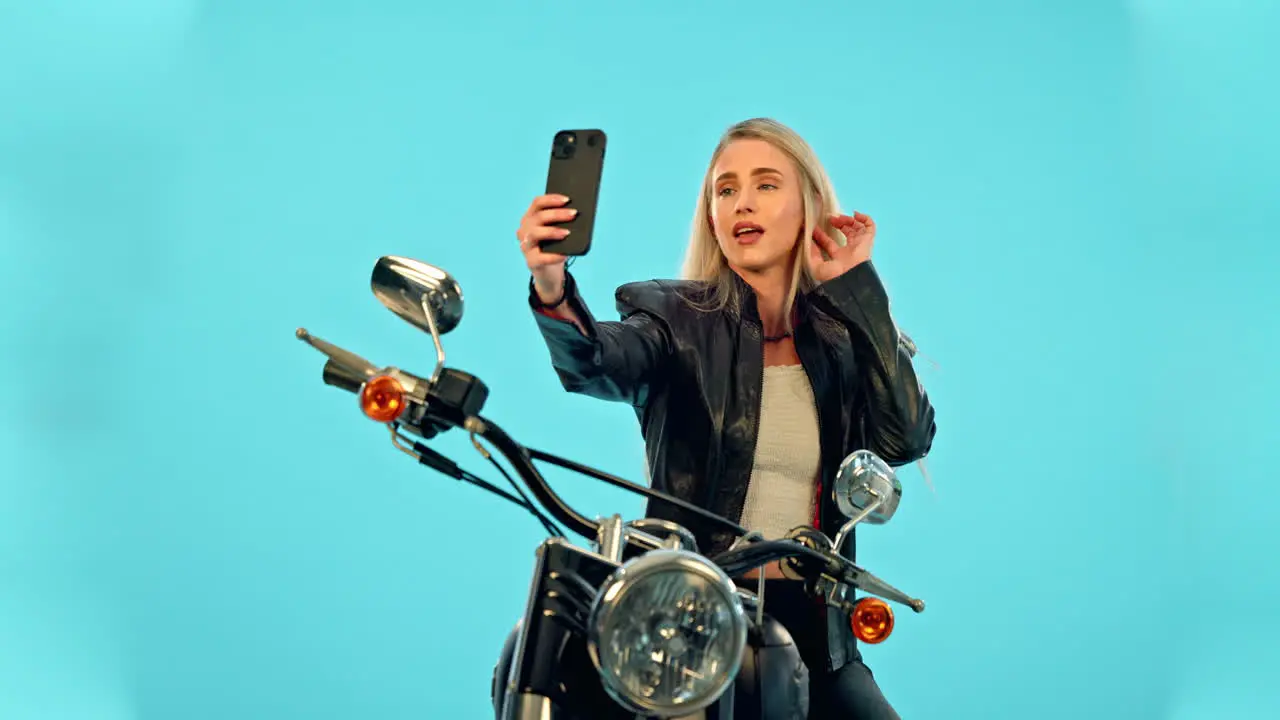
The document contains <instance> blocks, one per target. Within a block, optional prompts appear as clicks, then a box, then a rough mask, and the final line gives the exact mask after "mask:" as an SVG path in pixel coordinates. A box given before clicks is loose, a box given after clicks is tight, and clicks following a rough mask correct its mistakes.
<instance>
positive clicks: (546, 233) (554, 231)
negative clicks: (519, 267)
mask: <svg viewBox="0 0 1280 720" xmlns="http://www.w3.org/2000/svg"><path fill="white" fill-rule="evenodd" d="M568 236H569V229H568V228H562V227H548V226H546V225H535V226H533V227H531V228H528V229H526V230H525V231H524V232H523V233H522V234H521V236H520V247H522V248H524V249H525V250H529V249H532V248H535V247H537V245H538V243H541V242H543V241H545V240H563V239H564V238H566V237H568Z"/></svg>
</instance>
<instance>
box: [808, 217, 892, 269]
mask: <svg viewBox="0 0 1280 720" xmlns="http://www.w3.org/2000/svg"><path fill="white" fill-rule="evenodd" d="M831 226H832V227H834V228H835V229H836V230H839V231H840V234H841V235H844V237H845V244H844V245H840V244H839V243H837V242H836V241H835V240H833V239H832V238H831V236H830V235H828V234H826V233H825V232H823V231H822V229H821V228H818V229H816V230H814V231H813V242H812V243H810V244H809V253H808V259H809V269H810V271H811V272H812V273H813V277H814V279H815V280H817V281H818V282H820V283H822V282H826V281H828V280H831V279H833V278H836V277H839V276H841V275H843V274H845V273H846V272H848V271H849V270H851V269H853V267H854V266H856V265H860V264H862V263H864V262H866V261H867V260H870V259H871V248H872V246H873V245H874V244H875V239H876V223H875V221H874V220H872V219H871V216H870V215H867V214H865V213H860V212H855V213H854V214H853V215H833V216H832V217H831ZM824 253H825V255H826V257H823V254H824Z"/></svg>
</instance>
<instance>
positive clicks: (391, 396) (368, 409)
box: [360, 375, 405, 423]
mask: <svg viewBox="0 0 1280 720" xmlns="http://www.w3.org/2000/svg"><path fill="white" fill-rule="evenodd" d="M360 409H361V410H363V411H364V414H365V415H368V416H369V419H370V420H373V421H375V422H380V423H391V422H395V421H396V419H397V418H399V417H400V415H401V413H403V412H404V409H405V404H404V386H403V385H401V384H400V381H399V380H396V379H395V378H393V377H391V376H390V375H379V376H378V377H375V378H369V380H368V381H367V382H365V384H364V386H363V387H362V388H360Z"/></svg>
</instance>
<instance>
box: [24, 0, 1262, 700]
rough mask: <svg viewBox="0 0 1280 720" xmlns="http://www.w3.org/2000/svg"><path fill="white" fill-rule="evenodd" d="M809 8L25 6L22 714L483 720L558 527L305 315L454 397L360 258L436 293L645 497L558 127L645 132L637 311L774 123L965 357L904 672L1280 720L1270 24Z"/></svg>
mask: <svg viewBox="0 0 1280 720" xmlns="http://www.w3.org/2000/svg"><path fill="white" fill-rule="evenodd" d="M959 5H963V8H961V7H958V6H959ZM782 8H783V5H781V4H776V3H767V2H759V1H751V0H744V1H742V2H737V3H727V4H726V3H714V4H713V3H701V2H698V3H690V4H688V5H687V6H686V5H685V4H684V3H676V2H670V1H664V0H655V1H653V2H647V3H639V4H637V3H600V2H580V1H576V0H572V1H571V0H563V1H562V2H557V3H523V2H511V1H507V2H483V3H482V2H477V3H473V4H470V5H469V6H466V7H465V8H464V7H463V4H461V3H451V4H443V3H422V2H373V1H372V0H370V1H368V2H364V3H355V2H345V3H343V2H321V1H320V0H312V1H311V2H306V3H286V2H262V1H260V2H252V3H251V2H216V3H215V2H205V3H197V2H175V1H173V0H132V1H130V0H102V1H100V2H71V1H70V0H43V1H42V2H20V1H18V0H13V1H9V2H2V3H0V293H2V295H0V329H2V333H0V343H3V345H2V346H0V348H2V349H0V353H2V354H0V377H2V378H3V381H2V382H3V383H4V387H3V393H2V394H0V397H3V401H2V402H3V405H2V406H0V407H2V412H0V421H2V422H3V432H0V458H2V459H3V465H0V468H2V479H0V717H2V718H5V719H6V720H28V719H35V718H38V719H40V720H52V719H58V718H76V719H80V718H83V719H93V720H124V719H131V718H184V719H185V720H202V719H205V718H210V719H211V718H244V719H248V718H280V717H297V718H347V717H361V718H370V719H372V718H384V719H391V718H423V717H425V718H451V719H452V718H483V717H486V715H487V712H488V710H487V708H488V683H489V678H490V670H491V668H492V664H493V661H494V658H495V655H496V652H497V650H498V648H499V646H500V643H501V641H502V639H503V637H504V636H505V634H506V632H507V631H508V629H509V628H510V627H511V625H512V624H513V623H514V621H515V620H516V617H517V616H518V614H519V612H520V611H521V609H522V604H523V601H524V592H525V583H526V580H527V577H528V573H529V571H530V568H531V562H532V559H533V549H534V547H535V544H536V543H537V542H538V540H539V539H540V537H541V535H540V533H539V529H538V526H537V524H536V523H535V522H534V521H533V520H532V519H530V518H528V517H527V516H525V515H523V514H521V512H520V511H518V510H516V509H514V508H511V507H509V506H506V505H504V504H502V503H500V502H499V501H497V500H494V499H491V498H490V497H488V496H486V495H484V494H482V493H481V492H479V491H476V490H473V489H469V488H467V487H464V486H460V485H459V484H457V483H454V482H453V481H451V480H446V479H442V478H441V477H439V476H436V475H433V474H431V473H429V472H427V471H424V470H422V469H419V468H416V467H415V466H414V465H413V464H412V463H411V461H408V460H407V459H406V458H404V457H403V456H402V455H400V454H399V453H397V452H396V451H394V450H393V449H392V448H391V447H390V445H389V443H388V442H387V438H386V433H385V431H384V430H382V429H380V428H379V427H377V426H376V425H373V424H372V423H370V422H368V421H367V420H365V419H363V418H362V417H361V416H360V415H359V414H358V412H357V411H356V408H355V404H354V402H353V400H352V399H351V398H350V397H348V396H345V395H343V394H341V393H339V392H338V391H336V390H332V389H330V388H326V387H323V386H321V384H320V368H321V365H322V358H321V356H319V355H318V354H316V353H315V352H314V351H312V350H310V349H308V348H306V347H305V346H303V345H302V344H301V343H299V342H297V341H296V340H295V339H294V338H293V331H294V329H295V328H296V327H297V326H305V327H307V328H309V329H310V330H312V331H313V332H315V333H316V334H318V335H320V336H321V337H324V338H327V339H330V340H332V341H335V342H338V343H339V344H342V345H345V346H347V347H350V348H352V349H355V350H357V351H358V352H360V353H362V354H364V355H365V356H367V357H369V358H370V359H372V360H374V361H375V362H380V363H397V364H401V365H403V366H405V367H407V368H410V369H418V370H425V369H427V368H428V367H429V362H430V358H431V346H430V342H429V340H428V338H427V337H426V336H424V335H421V334H419V333H417V332H415V331H413V330H412V329H411V328H409V326H407V325H405V324H404V323H403V322H402V321H400V320H399V319H397V318H395V317H394V316H392V315H391V314H390V313H388V312H386V311H384V310H383V309H381V307H380V306H379V305H378V304H377V302H376V301H375V300H374V298H373V297H372V296H371V294H370V293H369V290H368V276H369V271H370V269H371V268H372V265H373V262H374V260H375V259H376V258H377V257H378V256H380V255H383V254H393V253H394V254H405V255H410V256H414V257H417V258H420V259H423V260H426V261H429V262H432V263H435V264H438V265H441V266H443V267H445V268H447V269H448V270H450V271H451V272H452V273H453V274H454V275H455V276H456V277H457V278H458V280H459V281H460V282H461V283H462V285H463V288H464V291H465V293H466V302H467V306H466V318H465V320H464V322H463V325H462V326H461V327H460V329H458V330H457V331H456V332H455V333H454V334H452V335H450V336H449V337H448V338H447V341H448V344H447V347H448V350H449V353H450V355H449V359H450V363H451V364H452V365H455V366H458V367H463V368H467V369H469V370H471V371H474V372H475V373H477V374H478V375H480V376H481V377H483V378H484V379H485V380H486V381H487V382H488V383H489V385H490V387H491V389H492V392H493V396H492V399H491V401H490V403H489V406H488V408H487V412H488V414H489V415H490V416H491V417H493V418H494V419H497V420H498V421H499V422H502V423H503V424H505V426H506V427H507V428H508V430H510V431H511V432H512V433H513V434H514V435H515V436H516V437H518V438H519V439H521V440H523V441H525V442H526V443H528V444H530V445H532V446H534V447H540V448H543V449H547V450H551V451H555V452H560V453H563V454H568V455H570V456H572V457H574V458H576V459H578V460H580V461H583V462H587V463H590V464H595V465H597V466H600V467H603V468H605V469H607V470H611V471H613V472H616V473H619V474H623V475H627V476H629V477H635V478H639V477H640V474H641V459H642V448H641V443H640V438H639V435H638V432H637V429H636V426H635V420H634V418H633V416H632V414H631V412H630V410H629V409H628V408H626V407H623V406H615V405H606V404H602V403H599V402H595V401H591V400H589V399H585V398H578V397H571V396H568V395H567V394H566V393H564V392H563V391H562V390H561V389H560V387H559V385H558V383H557V381H556V379H555V376H554V374H553V373H552V371H551V369H550V367H549V364H548V361H547V357H546V350H545V348H544V347H543V345H542V342H541V340H540V338H539V336H538V335H537V333H536V331H535V328H534V323H533V321H532V319H531V318H530V317H529V315H528V311H527V308H526V307H525V306H524V304H523V303H524V297H525V282H526V277H527V273H526V270H525V268H524V266H523V263H522V261H521V258H520V255H519V252H518V250H517V247H516V239H515V236H514V230H515V228H516V225H517V223H518V220H519V216H520V215H521V213H522V212H523V211H524V209H525V207H526V206H527V204H528V202H529V200H530V199H531V198H532V197H533V196H534V195H535V194H537V193H539V192H540V190H541V187H542V183H543V178H544V174H545V172H546V162H547V153H548V150H549V145H550V139H551V136H552V134H553V132H554V131H555V130H557V129H559V128H562V127H600V128H604V129H605V130H607V131H608V133H609V135H610V142H611V148H610V154H609V162H608V165H607V167H606V171H605V178H604V190H603V197H602V201H601V203H602V204H601V209H600V217H599V222H598V235H597V238H598V240H597V244H596V247H595V248H594V250H593V252H592V254H591V255H590V256H589V257H588V258H585V259H584V260H582V261H581V262H579V263H578V264H577V265H576V266H575V271H576V272H577V274H578V276H579V278H580V280H581V284H582V286H583V289H584V292H585V294H586V297H587V299H588V301H589V303H591V305H592V306H593V307H594V309H595V311H596V313H597V314H598V315H599V316H600V317H613V307H612V292H613V288H614V287H615V286H616V285H618V284H620V283H623V282H627V281H630V280H637V279H643V278H647V277H654V276H671V275H673V274H674V273H675V272H676V271H677V268H678V265H679V261H680V257H681V254H682V251H683V246H684V242H685V240H686V237H687V231H688V226H689V221H690V219H691V213H692V209H693V202H694V197H695V193H696V192H697V189H698V184H699V181H700V178H701V173H702V172H703V170H704V168H705V165H706V162H707V159H708V154H709V152H710V151H711V149H712V146H713V145H714V143H715V141H716V139H717V137H718V134H719V133H720V131H721V130H723V129H724V128H725V127H726V126H727V125H729V124H731V123H733V122H735V121H738V120H741V119H744V118H746V117H751V116H756V115H768V116H773V117H776V118H778V119H780V120H782V121H784V122H787V123H789V124H791V125H793V126H794V127H795V128H796V129H798V130H799V131H800V132H801V133H802V134H803V135H804V136H805V137H806V138H807V139H809V140H810V142H811V143H812V144H813V145H814V146H815V147H816V149H817V150H818V152H819V154H820V156H821V157H822V158H823V159H824V161H825V163H826V165H827V168H828V170H829V172H830V173H831V175H832V176H833V178H834V180H835V183H836V187H837V189H838V190H839V192H840V195H841V199H842V204H843V206H844V208H845V209H858V210H861V211H864V212H868V213H870V214H871V215H872V216H873V217H874V218H875V219H876V220H877V222H878V225H879V228H880V236H879V239H878V242H877V247H876V260H877V265H878V266H879V267H880V268H881V272H882V273H883V275H884V276H885V278H886V280H887V282H888V284H889V287H890V291H891V293H892V296H893V298H894V301H895V306H894V307H895V313H896V315H897V316H898V319H899V321H900V322H901V323H902V324H903V325H904V327H905V328H907V329H908V330H909V332H911V333H912V334H913V335H914V336H915V338H916V340H917V341H918V342H919V343H920V345H921V346H922V350H923V352H924V353H925V354H926V355H928V356H929V357H930V358H932V359H933V360H935V361H936V362H937V363H938V367H936V368H935V367H933V366H931V365H930V364H929V363H928V362H926V361H921V363H920V370H921V372H922V374H923V378H924V381H925V383H926V384H927V386H928V388H929V390H930V392H931V394H932V397H933V399H934V401H935V403H936V405H937V407H938V413H939V415H938V421H939V435H938V440H937V443H936V445H935V449H934V453H933V455H932V456H931V458H930V470H931V471H932V476H933V479H934V482H935V484H936V487H937V491H936V493H931V492H930V491H929V490H928V489H927V487H926V485H925V484H924V483H923V482H922V479H921V476H920V473H919V471H918V470H917V469H915V468H909V469H906V470H904V472H903V477H904V480H905V483H906V485H907V497H906V501H905V504H904V507H903V508H902V510H901V512H900V513H899V515H898V516H897V518H896V519H895V522H894V523H893V524H891V525H889V526H886V527H884V528H878V529H873V530H869V531H863V532H862V533H861V535H860V537H861V539H860V559H861V560H862V561H863V562H864V563H865V564H866V565H867V566H868V567H869V568H871V569H872V570H873V571H874V572H876V573H878V574H881V575H882V576H884V577H885V578H886V579H889V580H890V581H892V582H895V583H897V584H899V585H900V586H902V587H903V588H905V589H907V590H909V591H911V592H913V593H916V594H918V595H920V596H922V597H924V598H926V599H927V600H928V601H929V603H930V606H929V607H930V609H929V611H928V612H927V613H925V614H924V615H922V616H908V615H902V616H900V622H899V625H898V630H897V632H896V634H895V636H894V637H893V638H892V639H891V640H890V641H889V642H887V643H885V644H884V645H882V646H877V647H872V648H869V649H868V650H867V651H866V654H867V657H868V659H869V663H870V664H871V666H872V667H873V669H874V670H875V671H876V673H877V676H878V678H879V680H880V682H881V684H882V686H883V687H884V688H885V691H886V692H887V694H888V695H889V697H890V698H892V700H893V701H894V703H895V704H896V705H897V707H898V708H899V710H900V712H901V713H902V714H903V715H904V717H907V718H985V719H988V720H991V719H995V718H1031V717H1034V718H1044V719H1048V718H1078V717H1083V716H1087V717H1094V718H1162V719H1170V720H1182V719H1184V718H1186V719H1190V718H1214V719H1218V718H1232V719H1240V720H1244V719H1246V718H1273V717H1276V716H1277V715H1280V691H1278V690H1277V687H1280V685H1278V684H1277V682H1276V681H1275V673H1276V671H1277V669H1280V659H1278V658H1280V654H1278V652H1277V649H1276V643H1277V640H1278V639H1280V620H1278V619H1277V613H1276V610H1275V607H1276V603H1277V601H1280V580H1278V579H1277V572H1276V569H1275V566H1274V565H1275V560H1274V558H1275V555H1276V550H1277V548H1280V541H1278V539H1277V533H1276V531H1275V529H1274V520H1273V518H1274V516H1275V508H1276V507H1277V504H1276V503H1277V500H1278V499H1280V498H1278V497H1277V495H1278V493H1277V491H1276V482H1275V478H1276V475H1275V468H1276V466H1277V460H1280V452H1278V451H1277V449H1276V448H1275V445H1274V444H1273V443H1274V436H1275V434H1276V433H1275V428H1276V420H1275V415H1274V407H1275V405H1276V402H1277V400H1280V381H1277V373H1276V372H1275V370H1274V364H1275V359H1276V353H1275V347H1274V339H1275V333H1276V321H1275V317H1276V314H1277V311H1280V291H1277V288H1276V285H1277V280H1278V279H1280V272H1278V271H1277V268H1278V266H1280V262H1278V260H1280V254H1278V253H1277V252H1276V249H1275V247H1276V245H1275V242H1274V240H1275V237H1276V230H1275V225H1276V223H1277V221H1280V211H1278V210H1277V207H1278V206H1277V203H1276V197H1277V190H1280V183H1278V182H1277V175H1278V173H1277V170H1276V167H1277V163H1280V145H1278V143H1277V140H1276V132H1275V128H1277V127H1280V105H1278V104H1277V101H1276V100H1275V94H1274V90H1272V91H1267V90H1266V89H1265V88H1266V87H1273V88H1274V77H1275V76H1276V73H1277V71H1278V70H1280V51H1277V50H1274V49H1267V48H1266V47H1265V43H1266V41H1267V40H1268V39H1270V38H1273V37H1274V35H1275V29H1276V28H1277V27H1278V26H1280V11H1278V10H1277V5H1276V4H1275V3H1264V2H1262V1H1261V0H1255V1H1254V2H1247V1H1245V0H1238V1H1235V2H1227V3H1211V2H1207V1H1206V2H1190V1H1182V2H1177V1H1172V0H1171V1H1169V2H1160V1H1159V0H1142V1H1139V0H1134V1H1132V2H1127V3H1125V2H1083V1H1081V0H1073V1H1071V2H1065V1H1064V2H1056V3H1043V2H1042V3H1016V2H982V3H962V4H957V3H951V2H946V1H945V0H933V1H925V0H918V1H916V2H912V3H870V2H856V3H855V2H840V3H836V2H826V3H815V2H796V3H794V4H793V5H791V6H789V9H786V10H784V9H782ZM439 445H440V447H441V449H443V450H445V451H446V452H448V453H450V454H452V455H453V456H454V457H456V458H459V459H461V460H463V461H464V462H465V464H466V466H467V467H470V468H472V469H473V470H476V471H479V472H481V473H482V474H485V475H486V476H488V475H489V473H488V472H487V471H486V468H487V467H488V466H487V464H485V463H484V462H483V461H482V460H481V459H480V458H479V456H477V455H475V453H474V452H473V451H471V450H470V448H469V446H468V445H467V443H466V442H465V439H464V438H462V437H449V438H446V439H444V440H443V441H441V442H440V443H439ZM551 477H552V478H553V480H554V481H555V482H556V484H557V487H559V488H560V489H561V490H562V491H563V492H564V493H565V494H566V495H567V496H568V497H569V498H570V499H571V500H572V501H573V502H575V503H577V504H579V505H580V507H581V508H582V509H583V510H584V511H586V512H589V513H592V514H595V513H609V512H613V511H622V512H624V513H629V514H634V513H635V512H637V511H638V510H639V508H640V503H638V502H637V501H636V500H634V499H633V498H631V497H629V496H626V495H622V494H620V493H616V492H613V491H609V490H605V489H601V488H598V487H596V486H594V485H592V484H590V482H589V481H585V480H581V479H578V478H576V477H574V476H567V475H562V474H554V473H552V474H551Z"/></svg>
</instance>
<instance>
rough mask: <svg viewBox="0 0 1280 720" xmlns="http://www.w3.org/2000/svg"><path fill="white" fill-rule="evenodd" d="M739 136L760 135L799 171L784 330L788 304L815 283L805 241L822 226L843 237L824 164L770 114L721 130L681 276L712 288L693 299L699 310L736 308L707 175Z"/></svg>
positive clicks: (735, 293) (838, 239)
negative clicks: (798, 214)
mask: <svg viewBox="0 0 1280 720" xmlns="http://www.w3.org/2000/svg"><path fill="white" fill-rule="evenodd" d="M738 140H762V141H764V142H767V143H769V144H770V145H772V146H774V147H775V148H777V149H778V150H780V151H782V153H783V154H785V155H786V156H787V157H789V158H791V161H792V162H793V163H794V164H795V166H796V170H798V171H799V173H800V194H801V197H802V199H803V201H804V225H803V227H802V228H801V234H800V239H799V241H798V242H796V245H795V249H794V251H793V252H792V256H791V258H792V274H791V279H790V282H789V284H788V287H787V293H786V301H785V303H784V305H783V318H785V322H786V329H787V330H792V329H793V328H792V327H791V319H790V318H791V308H792V307H794V305H795V300H796V296H797V295H798V294H799V293H801V292H807V291H808V290H811V289H813V287H814V286H815V285H816V282H815V280H814V278H813V275H812V273H810V272H809V266H808V263H807V262H806V257H805V255H806V253H807V252H808V248H809V244H810V243H812V242H813V231H814V230H815V229H817V228H821V229H822V230H823V231H824V232H826V233H827V235H829V236H830V237H831V238H832V239H833V240H835V241H836V242H837V243H840V244H841V245H843V244H844V243H845V237H844V235H843V234H841V233H840V232H839V231H837V230H836V229H835V228H833V227H832V226H831V215H832V214H835V213H838V212H839V211H840V210H839V207H840V205H839V202H838V201H837V200H836V191H835V188H834V187H833V186H832V184H831V179H830V178H829V177H827V171H826V170H825V169H824V168H823V167H822V163H821V162H819V160H818V156H817V154H816V153H815V152H814V151H813V148H812V147H810V146H809V143H807V142H805V141H804V138H802V137H800V135H799V134H798V133H797V132H796V131H795V130H792V129H791V128H789V127H787V126H786V125H783V124H782V123H780V122H778V121H777V120H773V119H770V118H752V119H750V120H744V121H742V122H740V123H737V124H735V125H733V126H731V127H729V129H728V130H725V132H724V134H723V135H721V137H720V142H719V144H717V145H716V149H715V152H713V153H712V154H711V161H710V162H709V163H707V172H706V175H705V177H704V178H703V181H702V191H701V192H700V193H698V202H697V205H696V206H695V208H694V211H693V226H692V228H691V230H690V234H689V246H688V248H687V250H686V251H685V259H684V267H683V270H682V271H681V277H683V278H684V279H686V280H696V281H699V282H703V283H707V284H708V285H709V287H710V290H711V292H710V293H709V295H708V296H707V297H706V298H705V300H703V301H702V302H700V303H697V302H695V303H694V304H695V305H697V306H698V307H700V309H704V310H719V309H724V308H731V309H736V308H737V306H738V302H739V300H740V298H739V296H738V289H737V288H738V286H737V284H736V282H735V280H734V277H733V270H732V269H731V268H730V267H729V263H728V261H727V260H726V259H725V256H724V252H723V251H722V250H721V249H720V244H719V243H718V242H717V241H716V236H715V232H714V230H713V229H712V227H711V203H712V195H713V189H714V188H713V187H712V180H713V179H712V177H711V175H712V173H713V172H715V165H716V162H717V161H718V160H719V159H720V155H721V153H723V152H724V150H725V148H727V147H728V146H729V144H730V143H733V142H735V141H738Z"/></svg>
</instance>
